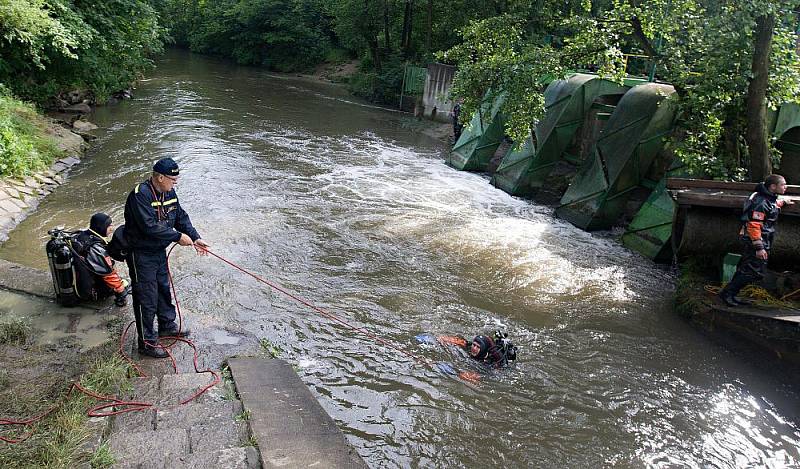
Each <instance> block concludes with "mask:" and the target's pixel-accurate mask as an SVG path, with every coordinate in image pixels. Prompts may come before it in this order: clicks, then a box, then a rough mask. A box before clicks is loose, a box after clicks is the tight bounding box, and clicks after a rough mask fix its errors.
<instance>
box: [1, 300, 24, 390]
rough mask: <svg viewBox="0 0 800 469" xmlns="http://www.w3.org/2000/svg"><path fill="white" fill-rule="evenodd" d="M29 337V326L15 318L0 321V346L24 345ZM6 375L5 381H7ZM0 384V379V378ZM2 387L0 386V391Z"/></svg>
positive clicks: (8, 317)
mask: <svg viewBox="0 0 800 469" xmlns="http://www.w3.org/2000/svg"><path fill="white" fill-rule="evenodd" d="M30 335H31V325H30V323H29V322H28V321H26V320H25V319H23V318H20V317H17V316H7V317H5V318H3V319H2V320H0V344H24V343H25V342H27V340H28V338H29V337H30ZM7 376H8V375H7V373H6V379H7ZM0 382H2V377H0ZM2 388H3V386H2V385H0V389H2Z"/></svg>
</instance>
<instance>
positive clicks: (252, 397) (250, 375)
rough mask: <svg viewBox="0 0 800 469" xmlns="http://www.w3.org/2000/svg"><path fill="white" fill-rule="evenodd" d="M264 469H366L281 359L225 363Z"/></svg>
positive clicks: (232, 359)
mask: <svg viewBox="0 0 800 469" xmlns="http://www.w3.org/2000/svg"><path fill="white" fill-rule="evenodd" d="M228 366H229V367H230V369H231V374H232V375H233V380H234V382H235V383H236V389H237V391H238V393H239V397H240V399H241V400H242V405H243V406H244V408H245V411H246V412H247V413H248V416H249V421H248V423H249V424H250V429H251V432H252V435H253V438H254V439H255V440H256V442H257V443H258V448H259V451H260V453H261V460H262V463H263V465H264V467H266V468H273V467H274V468H306V467H325V468H329V469H335V468H342V469H344V468H347V469H350V468H359V469H363V468H366V467H367V465H366V464H365V463H364V461H363V460H362V459H361V457H360V456H359V455H358V453H356V451H355V450H354V449H353V448H352V447H351V446H350V444H349V443H348V442H347V440H346V439H345V437H344V435H343V434H342V432H341V431H340V430H339V428H338V427H337V426H336V422H334V421H333V419H332V418H331V417H330V416H329V415H328V414H327V413H326V412H325V410H324V409H323V408H322V406H321V405H320V404H319V402H317V399H316V398H315V397H314V395H313V394H311V391H309V390H308V387H307V386H306V385H305V384H304V383H303V381H302V380H301V379H300V377H299V376H297V373H295V371H294V370H293V369H292V366H291V365H290V364H289V363H287V362H285V361H283V360H277V359H273V360H264V359H259V358H231V359H230V360H228Z"/></svg>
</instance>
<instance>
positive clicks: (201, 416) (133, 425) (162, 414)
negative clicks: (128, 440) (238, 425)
mask: <svg viewBox="0 0 800 469" xmlns="http://www.w3.org/2000/svg"><path fill="white" fill-rule="evenodd" d="M242 416H243V414H242V403H241V402H240V401H239V400H232V401H207V402H194V403H188V404H185V405H178V406H168V407H163V408H157V409H149V410H143V411H137V412H128V413H125V414H120V415H116V416H114V418H113V420H112V421H111V433H112V434H114V433H119V432H138V431H152V430H161V429H166V428H191V427H193V426H195V425H208V424H210V423H216V422H220V421H234V420H235V419H237V418H241V417H242Z"/></svg>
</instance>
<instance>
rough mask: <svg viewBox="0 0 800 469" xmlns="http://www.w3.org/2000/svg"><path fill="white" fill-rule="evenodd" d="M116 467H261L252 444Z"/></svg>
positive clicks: (227, 468)
mask: <svg viewBox="0 0 800 469" xmlns="http://www.w3.org/2000/svg"><path fill="white" fill-rule="evenodd" d="M113 467H114V469H199V468H220V469H259V468H260V467H261V461H260V460H259V456H258V451H257V450H256V449H255V448H254V447H252V446H244V447H241V446H240V447H237V448H225V449H221V450H216V451H201V452H198V453H192V454H189V455H186V456H180V457H171V458H158V460H156V461H147V462H133V463H120V464H115V465H114V466H113Z"/></svg>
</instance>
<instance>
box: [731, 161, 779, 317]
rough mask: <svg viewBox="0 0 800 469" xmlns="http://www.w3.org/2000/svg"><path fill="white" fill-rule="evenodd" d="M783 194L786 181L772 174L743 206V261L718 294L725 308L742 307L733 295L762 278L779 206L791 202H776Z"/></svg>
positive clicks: (741, 231)
mask: <svg viewBox="0 0 800 469" xmlns="http://www.w3.org/2000/svg"><path fill="white" fill-rule="evenodd" d="M785 193H786V179H785V178H784V177H783V176H781V175H779V174H771V175H769V176H768V177H767V179H766V180H765V181H764V182H762V183H760V184H759V185H758V186H757V187H756V191H755V192H753V194H752V195H750V198H748V199H747V201H746V202H745V203H744V209H743V211H742V217H741V221H742V228H741V229H740V230H739V239H740V241H741V242H742V251H743V252H742V258H741V259H740V260H739V264H738V265H737V266H736V273H735V274H734V275H733V278H732V279H731V281H730V282H728V284H727V285H725V288H723V289H722V291H720V292H719V297H720V299H721V300H722V301H723V302H724V303H725V304H726V305H728V306H732V307H736V306H739V305H742V304H745V303H744V302H743V301H740V300H738V299H737V298H736V294H737V293H739V291H740V290H741V289H742V288H744V287H745V286H746V285H748V284H750V283H753V282H757V281H759V280H761V279H762V278H764V270H765V269H766V267H767V260H768V259H769V249H770V247H771V246H772V242H773V240H774V238H775V223H776V222H777V221H778V215H779V214H780V213H781V207H783V206H784V205H791V204H793V203H794V202H792V201H789V200H779V198H778V196H779V195H782V194H785Z"/></svg>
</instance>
